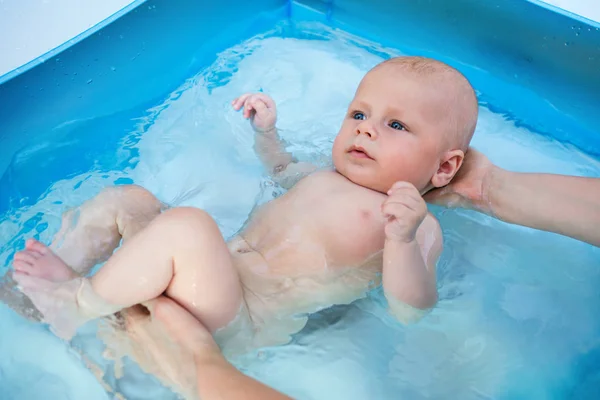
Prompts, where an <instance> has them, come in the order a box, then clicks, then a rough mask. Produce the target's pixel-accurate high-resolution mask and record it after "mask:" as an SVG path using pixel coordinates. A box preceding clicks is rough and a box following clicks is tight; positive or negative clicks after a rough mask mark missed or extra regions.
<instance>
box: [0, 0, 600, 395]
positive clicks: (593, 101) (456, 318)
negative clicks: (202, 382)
mask: <svg viewBox="0 0 600 400" xmlns="http://www.w3.org/2000/svg"><path fill="white" fill-rule="evenodd" d="M134 5H135V7H131V10H129V12H127V13H124V14H123V15H122V16H121V17H120V18H118V19H115V20H114V21H111V22H110V24H105V25H103V26H102V27H101V29H98V30H94V31H93V32H90V33H89V35H87V36H86V37H83V38H81V39H82V40H80V41H78V42H77V43H73V44H70V45H68V46H65V48H64V49H63V50H62V51H61V52H57V54H55V55H53V56H52V57H49V58H48V59H47V60H46V61H45V62H43V63H34V64H33V65H32V67H31V68H29V69H28V68H24V70H23V71H21V72H20V73H19V74H11V75H10V76H5V77H1V78H0V82H1V83H0V275H3V274H4V273H5V272H6V271H8V269H9V268H10V264H11V259H12V256H13V254H14V253H15V251H17V250H19V249H20V248H21V247H22V246H23V245H24V241H25V240H26V239H27V238H29V237H36V238H38V239H40V240H42V241H45V242H49V241H50V239H51V237H52V235H53V234H54V233H56V231H57V229H58V227H59V224H60V216H61V213H62V212H63V211H64V210H66V209H67V208H69V207H72V206H75V205H78V204H80V203H81V202H83V201H85V200H86V199H88V198H90V197H91V196H93V195H94V194H96V193H98V192H99V191H100V190H101V189H102V188H103V187H106V186H110V185H114V184H127V183H136V184H139V185H142V186H144V187H146V188H148V189H149V190H150V191H152V192H153V193H154V194H155V195H157V196H158V197H159V198H160V199H161V200H163V201H165V202H168V203H171V204H176V205H193V206H196V207H201V208H203V209H205V210H207V211H208V212H209V213H210V214H211V215H212V216H213V217H214V218H215V219H216V220H217V222H218V223H219V227H220V228H221V230H222V232H223V234H224V235H225V236H227V237H228V236H231V235H233V234H234V233H235V232H236V231H237V230H238V229H239V228H240V227H241V225H242V224H243V223H244V221H245V220H246V218H247V216H248V215H249V213H250V211H251V210H252V208H253V206H254V205H255V204H256V203H257V202H263V201H267V200H269V199H272V198H273V197H275V196H277V195H278V194H279V193H278V192H277V191H276V190H274V189H273V187H272V186H270V185H269V184H268V183H269V182H268V180H267V179H266V177H265V176H264V175H263V171H262V168H261V164H260V162H259V160H258V159H257V157H256V155H255V153H254V151H253V148H252V144H253V137H252V132H251V128H250V127H249V125H248V123H247V121H245V120H244V119H243V118H241V116H240V115H239V114H238V113H235V112H234V111H233V110H231V109H230V101H231V100H232V99H233V98H234V97H236V96H237V95H239V94H240V93H243V92H246V91H257V90H262V91H264V92H267V93H269V94H271V95H272V96H273V98H274V99H275V100H276V102H277V104H278V109H279V127H280V128H281V130H282V132H283V133H282V135H283V137H284V139H285V140H286V141H287V142H288V144H289V148H290V149H291V150H292V151H293V152H294V153H295V154H297V155H298V157H299V158H303V159H305V160H311V161H314V162H318V163H322V164H326V163H328V161H329V160H328V156H329V152H330V150H331V146H332V140H333V138H334V136H335V134H336V133H337V130H338V128H339V125H340V122H341V119H342V117H343V115H344V112H345V109H346V107H347V104H348V102H349V100H350V99H351V97H352V95H353V92H354V90H355V88H356V85H357V83H358V81H359V80H360V79H361V77H362V76H363V74H364V73H365V72H366V71H367V70H368V69H369V68H371V67H372V66H373V65H375V64H376V63H378V62H379V61H381V60H382V59H383V58H387V57H390V56H393V55H401V54H410V55H424V56H430V57H435V58H438V59H440V60H442V61H445V62H447V63H449V64H451V65H453V66H455V67H456V68H458V69H459V70H461V71H462V72H463V73H464V74H465V75H466V76H467V77H468V78H469V79H470V80H471V82H472V83H473V86H474V87H475V88H476V90H477V93H478V97H479V101H480V118H479V124H478V128H477V131H476V134H475V137H474V139H473V145H474V146H475V147H477V148H478V149H479V150H482V151H483V152H484V153H486V154H487V155H488V156H489V157H490V158H491V159H492V161H494V162H495V163H497V164H499V165H500V166H502V167H505V168H507V169H511V170H515V171H536V172H538V171H539V172H553V173H564V174H572V175H582V176H591V177H600V128H599V127H600V113H599V112H598V110H599V109H600V73H598V71H600V25H599V24H595V23H593V22H591V21H587V20H584V19H581V18H577V17H575V16H572V15H565V14H562V13H559V12H556V10H552V9H549V8H546V7H545V6H542V5H541V4H539V3H537V2H535V1H524V0H504V1H500V0H497V1H495V0H487V1H481V0H455V1H452V2H448V1H444V0H412V1H409V0H399V1H385V0H373V1H370V2H365V1H360V0H323V1H321V0H305V1H294V2H287V1H279V0H258V1H255V2H242V1H237V0H232V1H230V2H228V4H227V5H223V4H221V3H219V2H212V3H209V2H201V1H198V0H180V1H178V2H173V1H167V0H153V1H152V0H151V1H139V2H136V3H135V4H134ZM84 36H85V35H84ZM431 211H432V212H433V213H434V214H435V215H436V216H437V217H438V219H439V220H440V223H441V225H442V229H443V231H444V237H445V249H444V253H443V255H442V259H441V261H440V263H439V266H438V270H439V278H438V288H439V292H440V301H439V304H438V307H437V308H436V309H435V310H434V311H433V312H432V313H431V314H430V315H428V316H427V317H426V318H425V319H424V320H423V321H421V322H420V323H418V324H415V325H412V326H408V327H404V326H401V325H399V324H398V323H397V322H395V321H394V320H393V319H392V318H391V317H390V316H389V315H387V313H386V310H385V308H384V306H383V297H382V294H381V292H380V290H374V291H373V292H371V293H369V295H368V296H367V297H366V298H364V299H361V300H359V301H356V302H354V303H352V304H350V305H346V306H335V307H332V308H330V309H326V310H323V311H321V312H319V313H316V314H314V315H312V316H311V318H310V319H309V323H308V325H307V326H306V327H305V328H304V330H303V331H301V332H300V333H299V334H297V335H295V337H294V338H293V340H292V342H291V343H290V344H288V345H285V346H279V347H273V348H265V349H260V351H257V352H255V353H251V354H248V355H247V356H245V357H244V358H243V359H241V360H237V361H236V364H237V366H238V367H239V368H241V369H242V370H244V372H246V373H248V374H249V375H251V376H254V377H256V378H258V379H260V380H261V381H263V382H266V383H268V384H270V385H272V386H274V387H276V388H278V389H280V390H282V391H284V392H286V393H288V394H289V395H291V396H294V397H295V398H298V399H357V400H358V399H400V398H403V399H524V398H526V399H593V398H600V316H599V315H600V313H599V312H598V311H599V310H600V290H598V289H597V288H598V287H599V285H600V249H598V248H594V247H592V246H589V245H586V244H583V243H581V242H578V241H575V240H572V239H568V238H565V237H560V236H558V235H554V234H550V233H546V232H540V231H535V230H531V229H527V228H523V227H517V226H512V225H508V224H505V223H502V222H500V221H497V220H494V219H492V218H488V217H486V216H483V215H481V214H477V213H474V212H469V211H464V210H444V209H441V208H438V207H431ZM0 327H1V333H0V354H1V355H2V356H1V357H0V399H38V398H39V399H42V398H44V399H47V398H51V399H84V398H85V399H90V400H95V399H113V398H118V397H116V394H115V393H119V394H120V395H121V396H123V397H124V398H127V399H168V398H176V397H175V395H173V394H172V393H171V392H169V391H168V390H167V389H165V388H164V387H162V386H161V385H160V384H159V383H158V381H157V380H155V379H154V378H153V377H151V376H148V375H146V374H144V373H143V372H141V371H140V370H139V368H137V367H136V365H135V364H133V363H132V362H126V363H125V366H124V370H123V372H124V373H123V374H120V373H118V371H115V368H114V364H113V363H112V362H111V361H109V360H106V359H105V358H103V355H102V352H103V344H102V342H101V341H100V340H98V339H97V338H96V336H95V327H94V326H89V327H86V328H85V329H83V330H82V331H81V333H80V334H79V335H78V336H77V337H76V338H75V339H74V340H73V343H71V345H72V346H69V345H68V344H67V343H64V342H62V341H60V340H59V339H58V338H56V337H54V336H53V335H52V334H51V333H50V332H49V331H48V329H47V328H46V327H45V326H42V325H39V324H35V323H33V322H30V321H28V320H26V319H24V318H22V317H21V316H19V315H18V314H17V313H15V312H13V311H12V310H11V309H10V308H9V307H7V306H5V305H4V304H2V303H0ZM86 359H90V360H93V361H94V362H95V363H96V364H98V365H99V366H100V371H96V372H97V373H98V372H99V373H101V374H104V385H102V384H101V383H99V382H98V381H97V380H96V378H95V376H94V374H92V373H91V372H90V371H89V370H88V369H87V368H86V367H85V362H84V361H85V360H86Z"/></svg>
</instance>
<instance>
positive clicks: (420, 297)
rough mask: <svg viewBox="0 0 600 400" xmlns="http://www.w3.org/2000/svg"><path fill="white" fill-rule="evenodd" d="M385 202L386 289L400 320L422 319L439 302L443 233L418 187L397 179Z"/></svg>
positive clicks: (385, 292) (384, 287)
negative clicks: (437, 279) (437, 274)
mask: <svg viewBox="0 0 600 400" xmlns="http://www.w3.org/2000/svg"><path fill="white" fill-rule="evenodd" d="M388 195H389V197H388V199H387V200H386V201H385V202H384V203H383V207H382V210H383V213H384V215H386V216H387V217H388V218H389V222H388V223H387V225H386V227H385V233H386V241H385V247H384V251H383V290H384V294H385V297H386V299H387V300H388V303H389V306H390V311H391V312H392V314H393V315H394V316H395V317H396V318H397V319H398V320H400V321H401V322H404V323H408V322H414V321H416V320H418V319H420V318H421V317H422V316H423V315H425V314H426V313H427V311H428V310H429V309H430V308H432V307H433V306H434V305H435V303H436V302H437V285H436V263H437V260H438V258H439V256H440V254H441V252H442V234H441V230H440V227H439V224H438V222H437V221H436V219H435V218H434V217H433V216H431V215H429V214H428V213H427V205H426V204H425V201H424V200H423V199H422V197H421V195H420V194H419V192H418V191H417V189H416V188H415V187H414V186H413V185H411V184H410V183H406V182H399V183H396V184H395V185H394V186H393V187H392V189H390V191H389V192H388Z"/></svg>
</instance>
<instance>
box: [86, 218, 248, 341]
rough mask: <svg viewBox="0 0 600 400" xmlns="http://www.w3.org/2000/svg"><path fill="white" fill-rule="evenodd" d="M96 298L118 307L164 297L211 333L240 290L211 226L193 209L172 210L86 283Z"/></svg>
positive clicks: (234, 307)
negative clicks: (193, 316)
mask: <svg viewBox="0 0 600 400" xmlns="http://www.w3.org/2000/svg"><path fill="white" fill-rule="evenodd" d="M91 286H92V288H93V290H94V292H95V293H96V294H97V295H98V296H100V297H101V298H103V299H105V300H107V301H109V302H110V303H112V304H116V305H119V306H121V307H129V306H131V305H134V304H138V303H142V302H144V301H147V300H150V299H153V298H155V297H158V296H160V295H161V294H163V293H165V294H166V295H167V296H168V297H170V298H172V299H173V300H175V301H177V302H178V303H179V304H181V305H182V306H183V307H185V308H186V309H187V310H188V311H190V312H191V313H192V314H194V315H195V316H196V317H197V318H198V319H200V320H201V321H202V322H203V323H204V324H205V325H206V326H207V327H208V328H209V329H211V331H215V330H217V329H218V328H221V327H223V326H225V325H226V324H227V323H228V322H230V321H231V320H232V319H233V318H234V317H235V315H236V314H237V312H238V311H239V308H240V306H241V304H242V288H241V284H240V280H239V277H238V274H237V271H236V270H235V268H234V266H233V264H232V261H231V256H230V254H229V250H228V248H227V245H226V243H225V241H224V239H223V237H222V235H221V232H220V231H219V228H218V226H217V224H216V223H215V221H214V220H213V219H212V218H211V217H210V216H209V215H208V214H207V213H205V212H204V211H202V210H199V209H195V208H188V207H182V208H175V209H171V210H168V211H166V212H164V213H163V214H161V215H159V216H158V217H156V219H154V220H153V221H152V222H151V223H150V224H149V225H148V227H147V228H145V229H143V230H142V231H141V232H139V234H137V235H136V236H134V237H133V238H132V239H131V240H129V241H127V242H126V243H125V244H124V245H123V246H122V247H121V248H120V249H119V250H118V251H117V252H116V253H115V254H114V255H113V256H112V257H111V258H110V259H109V260H108V262H107V263H106V264H105V265H104V267H103V268H102V269H101V270H100V271H98V273H97V274H96V275H95V276H94V277H92V279H91Z"/></svg>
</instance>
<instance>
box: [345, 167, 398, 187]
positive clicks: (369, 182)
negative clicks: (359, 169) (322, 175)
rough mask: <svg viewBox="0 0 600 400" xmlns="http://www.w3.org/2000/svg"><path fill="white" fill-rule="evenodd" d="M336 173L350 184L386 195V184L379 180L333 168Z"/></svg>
mask: <svg viewBox="0 0 600 400" xmlns="http://www.w3.org/2000/svg"><path fill="white" fill-rule="evenodd" d="M335 170H336V172H337V173H338V174H340V175H342V176H343V177H345V178H346V179H348V180H349V181H350V182H352V183H354V184H356V185H359V186H362V187H364V188H365V189H370V190H374V191H376V192H380V193H384V194H385V193H387V191H388V189H389V188H387V189H386V184H385V182H382V181H381V180H380V179H374V178H372V177H369V176H368V175H367V174H364V173H361V174H358V173H353V172H352V171H348V170H347V169H346V168H339V169H338V168H337V167H336V168H335Z"/></svg>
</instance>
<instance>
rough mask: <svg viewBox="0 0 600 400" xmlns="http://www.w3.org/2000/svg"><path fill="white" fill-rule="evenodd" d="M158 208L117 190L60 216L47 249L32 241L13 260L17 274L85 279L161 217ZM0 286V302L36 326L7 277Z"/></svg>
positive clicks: (127, 189)
mask: <svg viewBox="0 0 600 400" xmlns="http://www.w3.org/2000/svg"><path fill="white" fill-rule="evenodd" d="M161 208H162V204H161V203H160V201H159V200H158V199H156V197H154V196H153V195H152V193H150V192H148V191H147V190H145V189H143V188H141V187H139V186H135V185H123V186H115V187H110V188H106V189H104V190H102V191H101V192H100V193H99V194H98V195H97V196H95V197H94V198H92V199H90V200H88V201H86V202H85V203H83V204H82V205H81V206H79V207H78V208H76V209H73V210H69V211H67V212H66V213H65V214H64V215H63V222H62V226H61V228H60V230H59V232H58V233H57V234H56V235H55V237H54V239H53V241H52V244H51V245H50V248H48V247H46V246H45V245H43V244H42V243H39V242H37V241H35V240H33V239H30V240H28V241H27V244H26V248H25V249H24V250H23V251H20V252H18V253H17V254H15V257H14V263H13V266H14V269H15V274H16V275H17V276H18V274H25V275H29V276H35V277H38V278H42V279H46V280H49V281H53V282H61V281H66V280H70V279H74V278H75V277H77V276H78V275H85V274H87V273H88V272H89V271H90V269H91V268H92V267H93V266H94V265H96V264H98V263H100V262H103V261H106V260H107V259H108V257H110V255H111V254H112V253H113V251H114V249H115V248H116V247H117V246H118V244H119V242H120V240H121V239H123V240H127V239H128V238H130V237H132V236H133V235H135V233H137V232H138V231H139V230H141V229H142V228H144V227H145V226H147V225H148V224H149V223H150V221H151V220H152V219H154V217H156V216H157V215H158V214H160V212H161ZM1 281H2V282H1V283H0V300H1V301H3V302H5V303H6V304H8V305H9V306H11V307H12V308H14V310H15V311H16V312H18V313H20V314H21V315H23V316H25V317H26V318H30V319H34V320H40V318H41V317H40V315H39V314H37V312H36V310H34V309H33V307H32V304H31V303H30V302H29V299H27V298H24V297H23V296H22V294H21V292H19V291H16V290H15V289H14V287H15V282H14V280H13V279H12V276H11V274H6V275H5V276H4V277H3V278H2V279H1Z"/></svg>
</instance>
